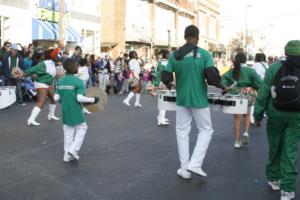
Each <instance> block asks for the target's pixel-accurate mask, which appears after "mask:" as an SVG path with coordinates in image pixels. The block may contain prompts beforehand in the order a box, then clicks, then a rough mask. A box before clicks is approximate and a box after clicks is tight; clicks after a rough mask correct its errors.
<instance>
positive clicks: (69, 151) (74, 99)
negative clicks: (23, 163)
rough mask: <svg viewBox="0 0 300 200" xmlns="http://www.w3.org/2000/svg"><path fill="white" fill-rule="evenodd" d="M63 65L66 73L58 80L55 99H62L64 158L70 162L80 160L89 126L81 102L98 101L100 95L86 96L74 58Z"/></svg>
mask: <svg viewBox="0 0 300 200" xmlns="http://www.w3.org/2000/svg"><path fill="white" fill-rule="evenodd" d="M63 67H64V69H65V70H66V75H65V76H64V77H63V78H61V79H60V80H59V81H58V83H57V90H56V94H55V96H54V99H55V101H60V102H61V106H62V122H63V131H64V151H65V153H64V158H63V160H64V161H65V162H69V161H71V160H74V159H75V160H79V155H78V152H79V150H80V147H81V145H82V143H83V140H84V137H85V134H86V131H87V128H88V127H87V124H86V121H85V117H84V114H83V112H82V105H81V104H82V103H97V102H98V100H99V97H86V96H84V95H85V86H84V83H83V81H82V80H80V79H79V78H77V77H75V76H74V74H77V73H78V66H77V63H76V62H75V61H74V60H72V59H67V60H65V61H64V64H63Z"/></svg>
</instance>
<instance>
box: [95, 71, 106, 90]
mask: <svg viewBox="0 0 300 200" xmlns="http://www.w3.org/2000/svg"><path fill="white" fill-rule="evenodd" d="M98 79H99V87H100V88H101V89H102V90H103V91H105V90H106V86H107V85H108V84H109V75H108V74H103V73H99V76H98Z"/></svg>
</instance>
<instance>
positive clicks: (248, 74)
mask: <svg viewBox="0 0 300 200" xmlns="http://www.w3.org/2000/svg"><path fill="white" fill-rule="evenodd" d="M240 70H241V71H240V78H239V80H237V85H236V86H235V88H236V89H233V90H229V91H228V93H229V94H239V92H240V89H241V88H244V87H252V88H254V89H259V87H260V86H261V79H260V77H259V75H258V74H257V73H256V72H255V70H254V69H252V68H250V67H248V66H247V65H246V64H244V65H242V66H241V68H240ZM222 83H223V84H224V85H225V86H226V87H230V86H231V85H232V84H233V83H234V79H233V69H230V70H229V71H228V72H226V73H225V74H224V75H223V76H222Z"/></svg>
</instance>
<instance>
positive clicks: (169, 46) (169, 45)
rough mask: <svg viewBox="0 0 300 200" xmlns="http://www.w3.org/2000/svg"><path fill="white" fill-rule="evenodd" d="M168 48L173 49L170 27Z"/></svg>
mask: <svg viewBox="0 0 300 200" xmlns="http://www.w3.org/2000/svg"><path fill="white" fill-rule="evenodd" d="M168 50H169V51H170V50H171V30H170V29H168Z"/></svg>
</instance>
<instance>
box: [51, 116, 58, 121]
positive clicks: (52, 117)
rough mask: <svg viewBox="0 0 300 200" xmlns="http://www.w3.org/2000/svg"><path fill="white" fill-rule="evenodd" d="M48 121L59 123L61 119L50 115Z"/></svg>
mask: <svg viewBox="0 0 300 200" xmlns="http://www.w3.org/2000/svg"><path fill="white" fill-rule="evenodd" d="M48 120H49V121H51V120H54V121H58V120H59V118H58V117H56V116H55V115H48Z"/></svg>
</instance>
